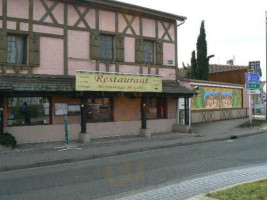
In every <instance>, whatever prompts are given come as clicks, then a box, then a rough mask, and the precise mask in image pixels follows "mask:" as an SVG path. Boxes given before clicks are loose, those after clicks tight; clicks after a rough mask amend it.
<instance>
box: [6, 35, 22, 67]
mask: <svg viewBox="0 0 267 200" xmlns="http://www.w3.org/2000/svg"><path fill="white" fill-rule="evenodd" d="M7 63H9V64H18V65H26V64H27V37H26V36H18V35H8V36H7Z"/></svg>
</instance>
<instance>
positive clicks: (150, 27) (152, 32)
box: [142, 18, 156, 37]
mask: <svg viewBox="0 0 267 200" xmlns="http://www.w3.org/2000/svg"><path fill="white" fill-rule="evenodd" d="M142 24H143V35H144V36H146V37H156V21H155V20H152V19H146V18H143V19H142Z"/></svg>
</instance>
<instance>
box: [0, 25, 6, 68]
mask: <svg viewBox="0 0 267 200" xmlns="http://www.w3.org/2000/svg"><path fill="white" fill-rule="evenodd" d="M6 61H7V33H6V31H3V30H0V63H6Z"/></svg>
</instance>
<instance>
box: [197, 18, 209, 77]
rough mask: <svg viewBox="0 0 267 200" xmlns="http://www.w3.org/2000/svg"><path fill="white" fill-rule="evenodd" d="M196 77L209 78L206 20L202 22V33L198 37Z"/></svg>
mask: <svg viewBox="0 0 267 200" xmlns="http://www.w3.org/2000/svg"><path fill="white" fill-rule="evenodd" d="M196 79H199V80H209V61H208V58H207V41H206V33H205V25H204V21H202V22H201V27H200V34H199V36H198V39H197V66H196Z"/></svg>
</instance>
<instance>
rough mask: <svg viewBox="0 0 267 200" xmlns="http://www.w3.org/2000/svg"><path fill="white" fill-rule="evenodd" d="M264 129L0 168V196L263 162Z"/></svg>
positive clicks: (99, 187) (83, 194) (109, 185)
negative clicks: (202, 140)
mask: <svg viewBox="0 0 267 200" xmlns="http://www.w3.org/2000/svg"><path fill="white" fill-rule="evenodd" d="M266 152H267V134H261V135H257V136H253V137H246V138H240V139H237V140H230V141H220V142H211V143H204V144H197V145H190V146H184V147H175V148H168V149H163V150H154V151H147V152H141V153H134V154H128V155H122V156H116V157H110V158H104V159H96V160H90V161H82V162H76V163H69V164H62V165H55V166H49V167H40V168H33V169H26V170H17V171H10V172H1V173H0V199H1V200H2V199H3V200H9V199H12V200H13V199H14V200H15V199H16V200H20V199H23V200H26V199H27V200H29V199H38V200H42V199H45V200H47V199H57V200H61V199H64V200H67V199H86V200H91V199H97V198H101V197H105V196H113V195H115V196H117V195H118V194H121V193H124V194H127V193H128V194H132V193H137V192H141V191H145V190H149V189H152V188H154V187H157V186H161V185H168V184H171V183H176V182H180V181H183V180H188V179H190V178H192V177H194V176H196V175H198V176H199V175H200V174H204V173H207V172H213V171H217V170H223V169H228V168H232V167H240V166H246V165H251V164H260V163H265V162H267V153H266Z"/></svg>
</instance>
